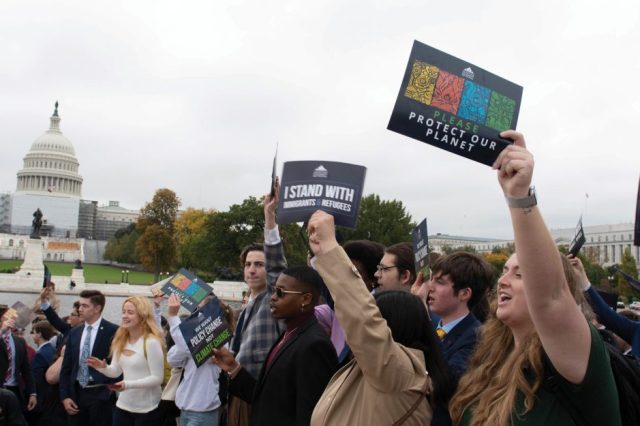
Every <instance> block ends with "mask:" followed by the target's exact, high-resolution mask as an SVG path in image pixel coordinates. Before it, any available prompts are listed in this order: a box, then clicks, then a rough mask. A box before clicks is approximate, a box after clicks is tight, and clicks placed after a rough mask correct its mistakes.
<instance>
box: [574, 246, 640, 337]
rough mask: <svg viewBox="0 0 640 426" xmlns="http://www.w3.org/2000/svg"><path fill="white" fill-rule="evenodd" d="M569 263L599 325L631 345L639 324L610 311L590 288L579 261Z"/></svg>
mask: <svg viewBox="0 0 640 426" xmlns="http://www.w3.org/2000/svg"><path fill="white" fill-rule="evenodd" d="M569 261H570V262H571V266H573V271H574V272H575V273H576V276H577V277H578V280H579V281H580V282H579V284H580V285H581V286H582V291H583V292H584V293H585V294H586V296H587V297H586V299H587V301H588V302H589V304H590V305H591V307H592V308H593V312H595V314H596V315H597V316H598V319H599V321H600V323H602V324H603V325H604V326H605V327H607V328H608V329H609V330H611V331H613V332H614V333H616V334H617V335H618V336H620V337H621V338H622V339H623V340H625V341H626V342H627V343H629V344H630V345H631V344H632V343H633V336H634V334H635V332H636V330H638V328H640V322H638V321H633V320H630V319H629V318H625V317H623V316H622V315H618V314H617V313H616V311H614V310H613V309H611V307H610V306H609V305H607V302H605V301H604V299H603V298H602V297H601V296H600V294H598V291H597V290H596V289H595V288H593V287H592V286H591V283H590V282H589V278H588V277H587V274H586V273H585V271H584V266H583V265H582V262H581V261H580V259H578V258H577V257H570V258H569Z"/></svg>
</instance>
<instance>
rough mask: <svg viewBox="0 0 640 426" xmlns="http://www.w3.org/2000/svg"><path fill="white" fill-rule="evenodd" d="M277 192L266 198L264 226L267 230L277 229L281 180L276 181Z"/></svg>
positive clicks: (276, 179)
mask: <svg viewBox="0 0 640 426" xmlns="http://www.w3.org/2000/svg"><path fill="white" fill-rule="evenodd" d="M274 188H275V192H273V193H272V194H267V195H265V196H264V226H265V228H266V229H273V228H275V227H276V209H277V207H278V203H279V202H280V179H278V178H277V177H276V178H275V181H274Z"/></svg>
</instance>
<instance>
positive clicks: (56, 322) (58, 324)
mask: <svg viewBox="0 0 640 426" xmlns="http://www.w3.org/2000/svg"><path fill="white" fill-rule="evenodd" d="M42 313H44V316H45V317H47V321H49V324H51V325H52V326H53V328H55V329H56V330H58V331H59V332H60V333H62V335H63V336H65V337H66V336H67V334H68V333H69V330H71V326H70V325H69V324H67V323H66V322H64V321H63V320H62V318H60V316H58V313H57V312H56V311H55V310H54V309H53V307H52V306H49V307H48V308H47V309H45V310H44V311H42Z"/></svg>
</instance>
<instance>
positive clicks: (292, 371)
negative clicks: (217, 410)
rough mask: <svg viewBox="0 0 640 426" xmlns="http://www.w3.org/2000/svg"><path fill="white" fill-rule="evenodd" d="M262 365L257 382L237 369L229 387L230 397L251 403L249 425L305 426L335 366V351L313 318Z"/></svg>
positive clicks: (336, 359) (336, 360)
mask: <svg viewBox="0 0 640 426" xmlns="http://www.w3.org/2000/svg"><path fill="white" fill-rule="evenodd" d="M283 336H284V334H283V335H281V336H280V338H279V339H278V341H277V342H276V343H275V344H274V346H272V347H271V351H273V349H274V348H275V346H276V345H277V344H278V342H280V340H281V339H282V338H283ZM271 351H269V353H271ZM267 359H268V357H267ZM266 363H267V361H266V360H265V362H264V364H263V365H262V369H261V370H260V375H259V376H258V380H255V379H254V378H253V377H252V376H251V374H249V373H248V372H247V371H246V370H244V369H241V370H240V371H239V372H238V374H237V375H236V377H235V378H234V379H233V380H231V383H230V385H229V391H230V392H231V394H232V395H235V396H237V397H239V398H241V399H243V400H245V401H247V402H250V403H251V424H252V425H308V424H309V423H310V422H311V414H312V413H313V409H314V407H315V406H316V403H317V402H318V400H319V399H320V396H321V395H322V393H323V392H324V389H325V387H326V386H327V383H329V380H330V379H331V377H332V376H333V373H335V371H336V369H337V366H338V358H337V356H336V351H335V349H334V347H333V345H332V344H331V341H330V340H329V337H328V336H327V334H326V333H325V332H324V330H323V329H322V327H321V326H320V325H319V324H318V321H317V320H316V319H315V317H312V318H311V319H309V320H308V321H307V322H305V323H304V324H302V325H301V326H300V327H299V329H298V331H297V332H296V334H295V335H294V336H292V337H291V339H290V340H289V341H288V342H287V343H285V345H284V346H283V347H282V348H280V351H279V352H278V353H277V354H276V355H275V358H274V359H273V361H272V362H271V364H270V365H269V367H268V368H265V366H266Z"/></svg>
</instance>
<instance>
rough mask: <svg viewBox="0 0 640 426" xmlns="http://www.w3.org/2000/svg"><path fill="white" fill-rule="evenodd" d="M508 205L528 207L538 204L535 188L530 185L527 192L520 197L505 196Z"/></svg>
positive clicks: (518, 207)
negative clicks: (524, 195)
mask: <svg viewBox="0 0 640 426" xmlns="http://www.w3.org/2000/svg"><path fill="white" fill-rule="evenodd" d="M505 198H506V199H507V204H508V205H509V207H511V208H514V209H528V208H531V207H533V206H535V205H537V204H538V199H537V198H536V189H535V188H534V187H533V186H532V187H531V188H529V194H528V195H527V196H526V197H522V198H511V197H505Z"/></svg>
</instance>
